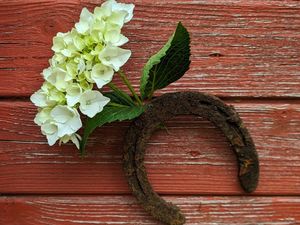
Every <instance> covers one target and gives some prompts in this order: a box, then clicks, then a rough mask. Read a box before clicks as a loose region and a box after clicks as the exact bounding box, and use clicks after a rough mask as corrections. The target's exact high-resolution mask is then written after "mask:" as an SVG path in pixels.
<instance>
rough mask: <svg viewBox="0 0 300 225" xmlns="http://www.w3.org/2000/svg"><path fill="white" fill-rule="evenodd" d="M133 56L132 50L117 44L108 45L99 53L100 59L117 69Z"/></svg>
mask: <svg viewBox="0 0 300 225" xmlns="http://www.w3.org/2000/svg"><path fill="white" fill-rule="evenodd" d="M130 56H131V51H130V50H126V49H122V48H119V47H115V46H106V47H105V48H104V49H103V50H102V51H101V52H100V54H99V59H100V61H101V62H102V63H103V64H104V65H106V66H109V67H112V68H113V69H114V70H115V71H119V70H120V67H122V66H123V65H124V64H125V63H126V62H127V60H128V59H129V58H130Z"/></svg>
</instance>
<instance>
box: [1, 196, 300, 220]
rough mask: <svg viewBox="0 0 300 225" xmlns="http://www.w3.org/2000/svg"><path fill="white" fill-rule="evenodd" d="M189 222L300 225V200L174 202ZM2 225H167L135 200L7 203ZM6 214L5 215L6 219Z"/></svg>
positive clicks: (17, 199) (175, 199) (184, 199)
mask: <svg viewBox="0 0 300 225" xmlns="http://www.w3.org/2000/svg"><path fill="white" fill-rule="evenodd" d="M165 199H166V200H168V201H172V202H173V203H175V204H177V205H179V207H180V208H181V209H182V211H183V213H184V214H185V215H186V217H187V223H186V224H187V225H192V224H193V225H196V224H203V225H215V224H226V225H230V224H248V225H249V224H260V225H267V224H273V225H287V224H290V225H296V224H299V223H300V198H299V197H259V198H258V197H256V198H253V197H196V196H184V197H178V196H172V197H170V196H168V197H165ZM0 207H1V209H2V210H1V211H0V224H3V225H4V224H5V225H6V224H9V225H20V224H22V225H33V224H34V225H71V224H82V225H83V224H85V225H86V224H110V225H119V224H134V225H137V224H139V225H146V224H147V225H156V224H157V225H158V224H160V225H162V224H161V223H158V222H157V221H155V220H153V219H152V218H151V217H150V216H149V215H147V214H146V213H145V212H144V211H143V210H142V209H141V207H140V206H139V205H137V203H136V201H135V200H134V199H133V197H127V196H120V197H119V196H92V197H82V196H78V197H2V198H0ZM1 214H2V215H1Z"/></svg>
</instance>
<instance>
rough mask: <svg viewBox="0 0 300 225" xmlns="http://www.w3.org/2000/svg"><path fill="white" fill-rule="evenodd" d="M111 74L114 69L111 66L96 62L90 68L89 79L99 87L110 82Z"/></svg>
mask: <svg viewBox="0 0 300 225" xmlns="http://www.w3.org/2000/svg"><path fill="white" fill-rule="evenodd" d="M113 75H114V71H113V69H112V68H110V67H108V66H104V65H103V64H101V63H98V64H96V65H95V66H94V67H93V69H92V73H91V79H92V80H93V81H94V82H95V83H96V84H97V87H98V88H99V89H100V88H102V87H103V86H104V85H105V84H108V83H109V82H111V80H112V78H113Z"/></svg>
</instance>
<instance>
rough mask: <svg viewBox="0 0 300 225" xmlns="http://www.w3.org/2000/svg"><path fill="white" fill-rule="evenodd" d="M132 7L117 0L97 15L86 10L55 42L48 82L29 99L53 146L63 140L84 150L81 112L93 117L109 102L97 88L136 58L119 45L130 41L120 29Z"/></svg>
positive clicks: (111, 0) (45, 75)
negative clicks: (80, 133)
mask: <svg viewBox="0 0 300 225" xmlns="http://www.w3.org/2000/svg"><path fill="white" fill-rule="evenodd" d="M133 9H134V5H133V4H123V3H118V2H116V1H115V0H108V1H106V2H104V3H103V4H102V5H101V7H96V8H95V9H94V11H93V13H92V12H90V11H89V10H88V9H87V8H83V9H82V12H81V14H80V19H79V21H78V23H76V24H75V26H74V28H72V29H71V30H70V31H68V32H65V33H62V32H59V33H57V35H56V36H55V37H54V38H53V46H52V48H51V49H52V50H53V52H54V55H53V57H52V58H51V59H50V60H49V64H50V66H49V67H48V68H46V69H44V70H43V72H42V76H43V78H44V79H45V82H44V83H43V85H42V87H41V89H40V90H38V91H37V92H35V93H34V94H33V95H32V96H31V98H30V99H31V101H32V102H33V104H34V105H35V106H37V107H38V113H37V115H36V117H35V119H34V122H35V123H36V124H37V125H39V126H41V130H42V133H43V134H44V135H45V136H47V140H48V143H49V145H53V144H54V143H55V142H56V141H57V140H59V141H60V143H66V142H69V141H72V142H73V143H74V144H75V145H76V146H77V147H79V140H80V136H79V135H78V134H77V133H76V132H77V131H78V130H79V129H80V128H81V127H82V123H81V119H80V115H79V113H78V110H79V109H80V111H81V112H82V113H83V114H85V115H87V116H89V117H93V116H95V115H96V114H97V113H99V112H101V111H102V110H103V107H104V106H105V105H106V104H108V102H109V101H110V99H109V98H107V97H105V96H103V95H102V94H101V93H100V92H99V91H95V90H93V88H94V87H95V86H97V87H98V88H99V89H101V88H102V87H103V86H104V85H106V84H108V83H109V82H111V80H112V79H113V75H114V72H117V71H118V70H119V69H120V68H121V67H122V66H123V65H124V64H125V63H126V62H127V61H128V59H129V57H130V56H131V51H130V50H125V49H122V48H120V46H122V45H124V44H125V43H127V42H128V38H127V37H125V36H124V35H123V34H122V33H121V30H122V27H123V25H124V24H125V23H127V22H128V21H130V20H131V19H132V16H133Z"/></svg>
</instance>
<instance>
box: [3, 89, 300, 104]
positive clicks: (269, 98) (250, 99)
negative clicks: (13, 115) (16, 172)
mask: <svg viewBox="0 0 300 225" xmlns="http://www.w3.org/2000/svg"><path fill="white" fill-rule="evenodd" d="M199 92H201V91H199ZM204 93H208V92H204ZM215 96H216V97H219V98H220V99H222V100H224V101H244V102H251V103H252V102H256V103H260V102H262V103H266V102H268V103H270V102H276V103H284V104H286V103H296V104H300V96H299V97H296V96H290V97H289V96H266V97H255V96H221V95H215ZM131 97H132V96H131ZM155 98H156V97H155V96H154V99H155ZM14 101H18V102H28V101H29V97H28V96H0V103H1V102H14Z"/></svg>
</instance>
